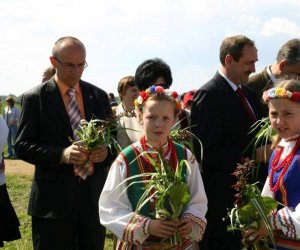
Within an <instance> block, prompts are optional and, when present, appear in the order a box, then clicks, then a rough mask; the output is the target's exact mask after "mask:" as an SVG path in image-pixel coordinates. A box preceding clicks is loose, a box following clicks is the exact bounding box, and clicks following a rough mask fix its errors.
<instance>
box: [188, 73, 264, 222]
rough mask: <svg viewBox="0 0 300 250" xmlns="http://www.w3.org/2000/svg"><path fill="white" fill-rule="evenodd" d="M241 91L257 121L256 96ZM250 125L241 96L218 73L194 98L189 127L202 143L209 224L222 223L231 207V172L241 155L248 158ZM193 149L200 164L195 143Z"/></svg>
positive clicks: (233, 191)
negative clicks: (246, 150)
mask: <svg viewBox="0 0 300 250" xmlns="http://www.w3.org/2000/svg"><path fill="white" fill-rule="evenodd" d="M243 90H244V92H245V94H246V97H247V100H248V101H249V103H250V104H251V107H252V109H253V111H254V113H255V115H256V117H257V118H258V119H260V118H261V114H260V111H259V107H258V101H257V99H256V95H255V93H254V92H253V91H251V90H250V89H249V88H248V87H247V86H243ZM252 124H253V122H252V120H251V118H250V117H249V115H248V113H247V111H246V109H245V107H244V106H243V104H242V101H241V99H240V97H239V96H238V94H237V93H236V92H234V90H233V89H232V88H231V86H230V85H229V84H228V83H227V81H226V80H225V79H224V78H223V77H222V76H221V75H220V74H219V73H218V72H217V73H216V74H215V76H214V77H213V78H212V79H211V80H210V81H209V82H208V83H206V84H205V85H204V86H202V87H201V88H200V89H199V90H198V92H197V94H196V95H195V97H194V103H193V105H192V110H191V126H192V132H193V133H194V134H195V135H196V136H197V137H198V138H199V139H200V140H201V142H202V144H203V161H202V165H203V182H204V186H205V191H206V193H207V197H208V206H209V209H208V223H209V224H210V222H211V224H214V223H222V220H221V218H223V217H225V216H226V212H227V210H226V209H227V208H230V207H232V206H233V201H234V197H233V195H234V193H235V190H234V189H233V188H232V185H233V184H234V183H235V182H236V179H235V177H234V176H232V175H231V173H232V172H233V171H234V170H235V168H236V166H237V163H238V162H241V157H242V156H251V152H245V153H243V151H244V149H245V148H246V146H247V145H248V144H249V143H250V140H251V139H252V138H253V136H254V135H253V134H252V135H250V134H249V132H250V129H251V125H252ZM194 150H195V156H196V158H197V160H198V161H199V162H200V160H201V152H200V148H199V145H198V143H197V140H195V141H194ZM210 214H211V215H212V217H211V218H210V216H209V215H210Z"/></svg>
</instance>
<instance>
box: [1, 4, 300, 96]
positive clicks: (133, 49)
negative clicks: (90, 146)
mask: <svg viewBox="0 0 300 250" xmlns="http://www.w3.org/2000/svg"><path fill="white" fill-rule="evenodd" d="M0 9H1V12H0V23H1V30H0V36H1V43H0V50H1V53H2V54H1V58H2V60H0V67H1V75H0V95H1V94H8V93H14V94H16V95H20V94H21V93H22V92H24V91H25V90H27V89H29V88H31V87H32V86H34V85H36V84H38V83H39V82H40V79H41V74H42V71H43V70H44V68H46V67H47V66H48V65H49V55H50V54H51V49H52V46H53V43H54V42H55V41H56V40H57V39H58V38H59V37H61V36H65V35H73V36H76V37H78V38H79V39H81V40H82V41H83V42H84V44H85V45H86V47H87V60H88V63H89V67H88V68H87V70H86V72H84V75H83V79H84V80H87V81H90V82H92V83H95V84H97V83H101V87H102V88H103V89H104V90H106V91H109V92H114V93H116V87H117V82H118V81H119V79H120V78H121V77H123V76H124V75H130V74H134V71H135V68H136V67H137V66H138V64H140V63H141V62H142V61H143V60H145V59H148V58H151V57H156V56H157V57H161V58H162V59H164V60H165V61H167V62H168V63H169V64H170V66H171V67H172V71H173V75H174V85H173V86H174V89H175V88H177V86H178V87H179V88H180V89H178V91H180V92H182V91H183V90H184V88H185V89H191V88H198V87H200V86H201V84H202V83H203V82H206V81H207V80H208V79H209V78H211V77H212V75H213V74H214V72H215V71H216V70H217V68H218V65H219V61H218V51H217V50H218V49H219V44H220V43H221V41H222V40H223V39H224V38H225V37H226V36H229V35H233V34H245V35H247V36H249V37H250V38H252V39H254V40H255V41H256V43H257V44H259V45H260V46H259V52H260V54H262V53H261V52H263V51H268V49H270V47H272V46H274V47H276V49H278V48H279V46H280V45H281V42H282V40H284V39H288V38H287V37H288V36H296V37H298V36H299V34H300V33H299V27H298V26H297V23H300V20H299V19H300V16H299V13H300V1H294V0H278V1H274V0H264V1H261V0H252V1H245V0H228V1H221V0H200V1H199V0H152V1H146V0H113V1H111V0H84V1H82V0H64V1H61V0H51V1H47V0H43V1H40V0H1V1H0ZM281 16H283V17H288V18H279V17H281ZM278 20H279V21H278ZM282 27H283V28H282ZM278 35H283V36H282V37H279V38H277V39H274V40H276V41H272V43H270V42H269V40H270V39H271V38H272V37H274V36H278ZM281 38H282V40H280V39H281ZM266 41H267V42H266ZM265 44H268V47H267V48H266V47H265V48H264V46H265ZM262 58H263V60H265V61H266V62H268V63H269V62H270V61H273V59H274V56H273V55H268V53H266V55H265V56H264V57H262ZM260 62H261V63H262V65H265V64H266V62H264V61H260Z"/></svg>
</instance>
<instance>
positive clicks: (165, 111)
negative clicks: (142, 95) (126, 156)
mask: <svg viewBox="0 0 300 250" xmlns="http://www.w3.org/2000/svg"><path fill="white" fill-rule="evenodd" d="M175 121H176V117H175V107H174V104H173V103H171V102H169V101H156V100H148V101H147V102H146V103H145V106H144V107H143V113H142V119H141V123H142V126H143V128H144V133H145V135H146V138H147V141H148V143H150V144H151V145H152V146H155V147H160V146H162V145H163V144H165V143H166V142H167V139H168V136H169V134H170V131H171V128H172V126H173V125H174V124H175Z"/></svg>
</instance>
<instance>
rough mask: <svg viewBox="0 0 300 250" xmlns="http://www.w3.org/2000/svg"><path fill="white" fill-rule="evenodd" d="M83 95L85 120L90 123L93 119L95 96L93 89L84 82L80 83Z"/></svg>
mask: <svg viewBox="0 0 300 250" xmlns="http://www.w3.org/2000/svg"><path fill="white" fill-rule="evenodd" d="M79 84H80V88H81V93H82V100H83V106H84V113H85V119H86V120H87V121H90V120H91V119H92V118H95V117H93V114H92V110H93V105H92V103H93V99H94V95H93V92H92V89H91V88H90V86H89V85H88V84H86V83H85V82H83V81H80V82H79Z"/></svg>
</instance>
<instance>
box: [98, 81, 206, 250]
mask: <svg viewBox="0 0 300 250" xmlns="http://www.w3.org/2000/svg"><path fill="white" fill-rule="evenodd" d="M135 105H136V109H137V112H138V117H139V120H140V123H141V125H142V127H143V129H144V135H143V136H142V137H141V138H140V140H139V141H137V142H136V143H133V144H132V145H130V146H128V147H127V148H126V149H124V150H123V151H122V152H121V153H120V154H119V156H118V158H117V159H116V160H115V162H114V163H113V164H112V166H111V169H110V172H109V174H108V178H107V180H106V183H105V186H104V188H103V191H102V194H101V196H100V200H99V214H100V221H101V223H102V225H104V226H105V227H107V228H108V229H109V230H111V231H112V232H113V233H114V234H115V235H116V236H117V237H118V244H117V249H180V250H183V249H198V245H197V243H196V242H197V241H199V240H201V238H202V235H203V233H204V229H205V226H206V220H205V214H206V211H207V198H206V194H205V191H204V187H203V182H202V178H201V174H200V171H199V165H198V163H197V161H196V159H195V157H194V156H193V155H192V153H191V152H190V151H189V150H188V149H187V148H186V147H185V146H183V145H180V144H177V143H175V142H173V141H172V140H171V139H170V138H169V134H170V131H171V128H172V126H173V125H174V124H175V121H176V116H177V115H178V112H179V109H180V99H179V96H178V94H177V93H176V92H170V91H168V90H165V89H164V88H162V87H160V86H151V87H150V88H149V89H147V90H146V91H142V92H141V93H140V95H139V97H138V98H137V99H136V101H135ZM161 158H162V159H161ZM181 160H184V162H185V164H184V167H182V168H181V167H179V169H180V170H178V166H179V165H180V166H182V165H181V164H180V162H181ZM165 163H166V164H165ZM166 166H167V168H166ZM164 172H166V174H163V173H164ZM174 173H175V174H174ZM151 176H152V177H151ZM153 176H155V179H154V178H153ZM170 176H171V179H169V180H173V179H172V178H173V177H174V179H176V177H178V176H179V179H180V180H179V179H176V181H174V185H171V186H170V189H169V188H166V190H158V189H159V185H160V183H163V181H164V178H168V177H170ZM136 177H139V178H138V179H137V178H136ZM151 178H152V179H151ZM178 180H179V181H178ZM181 180H182V182H181ZM170 182H172V181H170ZM149 183H151V185H152V186H150V188H149ZM177 187H179V188H178V189H176V188H177ZM184 187H187V189H185V188H184ZM146 190H148V191H146ZM164 191H165V192H164ZM162 192H164V195H165V196H160V195H159V194H161V193H162ZM166 193H167V194H166ZM145 196H147V197H149V198H145ZM141 197H144V199H143V198H141ZM179 197H180V198H179ZM172 198H173V200H172V202H170V203H168V201H170V200H171V199H172ZM174 198H175V199H174ZM176 198H177V199H180V202H179V203H176V202H175V203H174V202H173V201H174V200H176ZM141 203H142V204H141ZM168 204H169V205H168ZM170 204H171V205H170ZM174 204H175V205H174ZM179 204H180V205H179ZM182 204H184V206H182ZM171 207H172V208H171ZM170 211H172V212H170ZM174 211H175V212H174ZM175 235H179V238H180V241H169V240H168V239H170V238H172V237H174V236H175ZM177 239H178V238H177Z"/></svg>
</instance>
